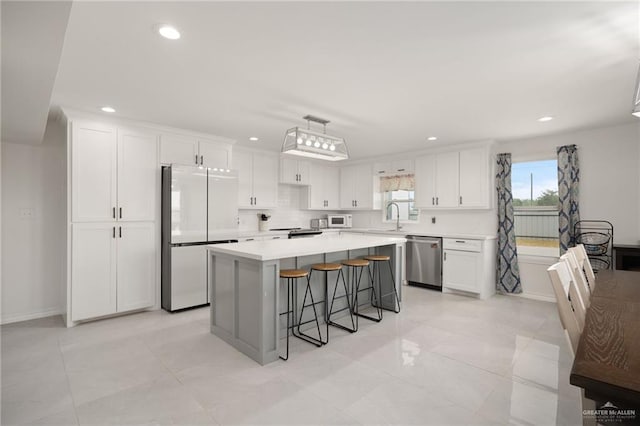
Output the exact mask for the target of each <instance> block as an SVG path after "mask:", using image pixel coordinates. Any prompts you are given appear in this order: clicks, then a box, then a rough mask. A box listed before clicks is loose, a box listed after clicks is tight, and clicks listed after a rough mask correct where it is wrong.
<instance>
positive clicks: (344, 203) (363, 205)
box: [340, 164, 373, 210]
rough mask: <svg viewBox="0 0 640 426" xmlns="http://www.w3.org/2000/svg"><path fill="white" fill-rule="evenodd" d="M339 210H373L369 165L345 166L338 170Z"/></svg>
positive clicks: (371, 179)
mask: <svg viewBox="0 0 640 426" xmlns="http://www.w3.org/2000/svg"><path fill="white" fill-rule="evenodd" d="M340 208H341V209H344V210H356V209H372V208H373V176H372V172H371V164H358V165H353V166H345V167H342V168H341V169H340Z"/></svg>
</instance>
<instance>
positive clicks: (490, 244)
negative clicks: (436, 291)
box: [442, 238, 495, 299]
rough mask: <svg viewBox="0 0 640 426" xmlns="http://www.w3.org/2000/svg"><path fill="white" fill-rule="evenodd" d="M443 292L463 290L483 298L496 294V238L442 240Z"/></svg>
mask: <svg viewBox="0 0 640 426" xmlns="http://www.w3.org/2000/svg"><path fill="white" fill-rule="evenodd" d="M442 247H443V253H442V288H443V292H451V291H462V292H465V293H469V294H471V295H474V296H478V297H480V298H481V299H486V298H488V297H490V296H492V295H493V294H494V293H495V239H483V240H474V239H457V238H456V239H453V238H444V239H443V240H442Z"/></svg>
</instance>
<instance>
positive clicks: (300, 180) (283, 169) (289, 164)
mask: <svg viewBox="0 0 640 426" xmlns="http://www.w3.org/2000/svg"><path fill="white" fill-rule="evenodd" d="M310 167H311V164H310V163H309V162H308V161H304V160H298V159H295V158H291V157H286V156H281V157H280V183H286V184H290V185H309V169H310Z"/></svg>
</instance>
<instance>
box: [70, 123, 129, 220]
mask: <svg viewBox="0 0 640 426" xmlns="http://www.w3.org/2000/svg"><path fill="white" fill-rule="evenodd" d="M117 159H118V157H117V135H116V129H115V127H110V126H106V125H103V124H100V123H92V122H74V123H73V125H72V133H71V199H72V204H71V216H72V220H73V221H83V222H99V221H109V220H112V219H115V209H116V205H117Z"/></svg>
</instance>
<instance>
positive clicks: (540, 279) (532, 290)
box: [497, 122, 640, 300]
mask: <svg viewBox="0 0 640 426" xmlns="http://www.w3.org/2000/svg"><path fill="white" fill-rule="evenodd" d="M570 144H575V145H577V146H578V155H579V160H580V216H581V218H582V219H584V220H608V221H610V222H611V223H613V227H614V242H615V243H627V244H638V243H639V242H640V122H638V123H634V124H628V125H621V126H612V127H603V128H598V129H592V130H584V131H580V132H573V133H566V134H560V135H552V136H544V137H537V138H529V139H521V140H514V141H508V142H502V143H500V144H499V145H498V147H497V150H498V152H510V153H511V154H512V155H513V160H514V161H526V160H530V159H539V158H543V157H548V158H555V156H556V147H558V146H562V145H570ZM555 261H557V258H556V259H553V258H543V257H535V256H522V255H521V256H519V264H520V277H521V279H522V289H523V293H524V294H525V295H526V296H531V297H535V298H547V299H550V300H553V299H554V295H553V291H552V289H551V285H550V284H549V278H548V276H547V272H546V268H547V267H548V266H549V265H551V264H552V263H554V262H555Z"/></svg>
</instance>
